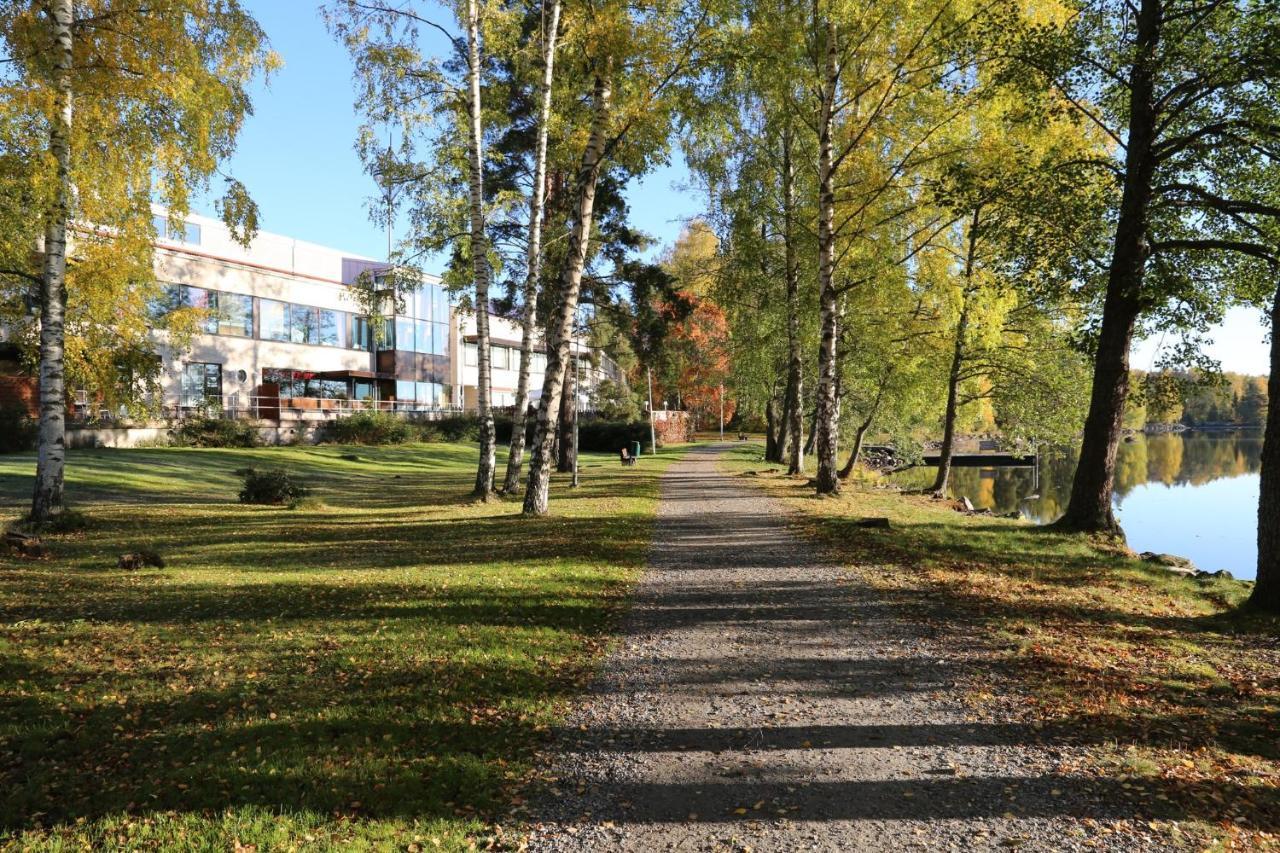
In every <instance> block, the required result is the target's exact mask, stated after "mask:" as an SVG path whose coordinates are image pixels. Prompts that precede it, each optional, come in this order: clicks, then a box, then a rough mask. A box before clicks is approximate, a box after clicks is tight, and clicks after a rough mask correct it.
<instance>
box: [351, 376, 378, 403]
mask: <svg viewBox="0 0 1280 853" xmlns="http://www.w3.org/2000/svg"><path fill="white" fill-rule="evenodd" d="M353 384H354V386H355V393H354V394H353V395H352V397H353V398H354V399H356V400H372V399H373V396H374V394H373V389H374V385H373V381H372V380H369V379H357V380H355V382H354V383H353Z"/></svg>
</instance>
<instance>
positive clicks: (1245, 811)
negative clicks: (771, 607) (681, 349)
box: [725, 445, 1280, 849]
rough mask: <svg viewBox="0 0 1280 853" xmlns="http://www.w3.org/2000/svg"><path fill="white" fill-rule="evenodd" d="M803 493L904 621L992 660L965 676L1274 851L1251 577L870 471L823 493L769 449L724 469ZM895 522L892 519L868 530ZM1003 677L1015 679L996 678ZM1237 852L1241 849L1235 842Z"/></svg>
mask: <svg viewBox="0 0 1280 853" xmlns="http://www.w3.org/2000/svg"><path fill="white" fill-rule="evenodd" d="M725 464H726V466H727V467H728V468H729V469H730V470H734V471H737V472H739V473H741V474H744V475H745V474H746V472H747V471H751V472H754V475H753V476H744V477H743V480H744V482H751V483H757V484H759V485H760V486H761V487H762V488H765V489H767V490H769V491H770V492H772V493H774V494H776V495H779V496H780V497H783V498H784V499H786V500H787V501H788V502H789V503H790V504H791V505H792V506H793V507H795V508H796V509H797V510H798V511H799V512H800V518H801V519H802V523H803V524H804V526H805V527H806V528H807V530H808V532H809V533H810V534H811V535H813V536H814V537H816V538H818V539H819V540H821V541H822V542H823V543H824V544H825V545H827V546H828V547H830V548H831V549H832V551H833V552H834V553H835V554H837V555H838V556H839V557H840V558H841V559H842V560H844V561H845V562H847V563H848V564H850V565H855V566H858V567H859V568H860V570H861V574H862V576H863V577H865V578H868V579H870V580H871V581H872V582H873V583H875V584H876V585H877V586H878V587H880V588H881V589H882V590H883V591H884V592H885V594H886V596H887V597H888V598H889V600H890V601H891V602H893V603H894V604H895V605H897V606H898V607H900V608H901V609H902V611H903V612H904V613H914V614H916V615H917V616H918V617H919V618H925V619H929V620H931V621H933V622H935V623H936V624H937V625H938V626H939V629H940V630H942V631H948V632H952V634H953V639H952V640H951V641H952V642H958V643H965V644H976V645H977V646H979V647H985V650H986V651H987V652H988V654H987V655H985V656H983V658H982V659H983V660H986V661H988V665H989V667H990V669H989V671H982V670H981V668H979V671H978V672H977V674H976V676H975V678H974V679H973V680H972V683H969V684H965V685H962V687H964V688H967V690H968V691H969V695H970V698H971V699H972V700H973V701H975V702H977V703H983V702H988V701H1008V700H1010V699H1011V698H1012V699H1013V701H1014V707H1006V708H1005V709H1004V710H1005V711H1007V712H1009V713H1015V714H1020V715H1022V716H1023V717H1024V718H1025V719H1026V720H1027V721H1028V724H1029V725H1032V724H1033V725H1034V727H1035V729H1036V730H1037V731H1039V732H1042V733H1043V734H1044V735H1045V736H1049V737H1054V738H1060V739H1064V740H1067V741H1070V742H1077V743H1081V744H1085V745H1088V746H1089V747H1091V748H1092V749H1093V750H1094V753H1093V755H1094V762H1093V765H1092V766H1091V767H1089V768H1087V772H1091V773H1098V774H1101V775H1132V774H1134V773H1137V772H1138V771H1137V770H1135V769H1134V768H1140V769H1141V771H1142V773H1141V775H1142V776H1143V777H1144V780H1145V783H1147V784H1149V785H1150V786H1151V791H1152V794H1151V795H1152V796H1153V797H1156V796H1157V794H1158V796H1159V797H1161V798H1162V799H1159V800H1158V801H1155V800H1153V805H1152V813H1153V814H1166V815H1174V816H1177V817H1180V818H1181V819H1183V820H1186V821H1189V824H1190V827H1189V828H1190V829H1191V830H1192V831H1193V832H1194V834H1196V836H1197V837H1199V838H1201V839H1203V840H1204V841H1205V842H1206V843H1211V842H1212V841H1213V840H1214V839H1217V842H1218V843H1219V844H1221V845H1222V846H1224V847H1227V848H1230V849H1261V848H1264V847H1266V846H1267V845H1275V844H1277V836H1278V835H1280V644H1278V643H1277V637H1280V619H1278V618H1276V617H1271V616H1265V615H1262V614H1258V613H1254V612H1250V611H1248V610H1243V609H1241V605H1242V604H1243V602H1244V601H1245V599H1246V598H1247V597H1248V594H1249V589H1250V587H1249V584H1248V583H1246V582H1241V581H1233V580H1226V579H1217V578H1215V579H1211V580H1195V579H1189V578H1185V577H1182V576H1179V575H1176V574H1174V573H1171V572H1168V571H1166V570H1163V569H1160V568H1156V567H1152V566H1150V565H1149V564H1146V563H1143V562H1142V561H1140V560H1137V559H1134V558H1133V557H1132V556H1130V555H1129V554H1128V553H1127V552H1125V551H1124V550H1123V549H1119V548H1116V547H1114V546H1108V545H1107V544H1106V543H1102V542H1098V541H1093V540H1090V539H1089V538H1087V537H1083V536H1075V535H1068V534H1062V533H1056V532H1052V531H1047V530H1044V529H1042V528H1037V527H1035V526H1033V525H1031V524H1028V523H1025V522H1020V521H1015V520H1010V519H1001V518H993V517H991V516H976V515H967V514H965V513H960V512H956V511H955V510H954V509H953V508H952V506H951V505H950V503H949V502H940V501H933V500H930V499H928V498H926V497H923V496H919V495H908V494H903V493H900V492H898V491H896V490H890V489H884V488H878V486H879V485H880V481H879V478H878V477H876V476H875V475H874V474H870V473H867V472H862V473H861V474H860V477H859V478H857V479H855V480H853V481H851V482H849V483H847V484H846V485H845V488H844V490H843V493H842V494H841V495H840V496H838V497H834V498H821V499H820V498H817V497H816V496H814V494H813V489H812V488H811V487H809V486H807V485H806V484H805V482H804V480H803V479H798V478H791V477H787V476H785V474H784V473H783V472H785V466H777V465H771V464H766V463H764V462H763V460H762V453H761V448H760V446H759V445H755V446H744V447H736V448H734V450H733V451H732V453H731V456H730V457H729V458H728V459H727V460H726V462H725ZM871 516H884V517H887V518H889V520H890V523H891V525H892V529H890V530H888V531H885V530H868V529H863V528H860V527H858V526H857V524H856V522H857V521H858V520H859V519H862V518H864V517H871ZM993 684H999V685H1001V688H1000V689H994V690H993V688H992V685H993ZM1233 844H1235V845H1237V846H1236V847H1231V845H1233Z"/></svg>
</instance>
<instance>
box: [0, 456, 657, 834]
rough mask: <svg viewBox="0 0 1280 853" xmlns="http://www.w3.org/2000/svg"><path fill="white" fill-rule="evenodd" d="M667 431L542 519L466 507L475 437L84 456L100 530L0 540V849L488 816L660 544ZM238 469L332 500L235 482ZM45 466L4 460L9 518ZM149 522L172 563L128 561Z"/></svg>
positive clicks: (463, 825)
mask: <svg viewBox="0 0 1280 853" xmlns="http://www.w3.org/2000/svg"><path fill="white" fill-rule="evenodd" d="M352 452H354V453H357V454H358V455H359V456H360V457H361V459H360V461H349V460H343V459H341V458H340V457H341V455H342V454H344V453H352ZM677 453H678V451H672V452H668V453H665V454H663V455H661V456H659V457H658V458H657V459H651V458H648V457H646V458H645V459H644V460H643V462H642V463H641V464H640V465H639V466H637V467H635V468H629V469H622V468H621V467H620V466H619V465H618V464H617V462H616V460H615V459H614V458H613V457H603V456H584V462H583V465H584V468H583V486H582V487H581V488H580V489H578V490H577V491H575V492H572V493H570V492H569V491H568V490H567V488H566V485H567V484H566V483H565V482H564V481H563V480H560V479H557V481H556V483H555V485H554V486H553V504H552V506H553V511H554V512H555V515H554V516H553V517H550V518H547V519H539V520H527V519H523V518H520V517H519V515H518V513H519V504H518V503H516V502H498V503H490V504H487V505H485V504H473V503H469V502H467V500H466V496H467V492H468V491H469V489H470V485H471V482H472V477H473V476H474V468H473V466H474V458H475V451H474V449H473V448H471V447H464V446H458V445H422V446H409V447H399V448H381V449H377V448H358V449H352V448H334V447H325V448H265V449H259V450H181V449H157V450H130V451H109V450H108V451H84V452H73V453H72V454H71V458H70V462H69V484H68V489H69V494H70V496H71V498H72V499H73V500H74V501H75V502H76V503H77V505H78V506H79V507H80V508H82V509H86V510H88V511H89V512H90V514H91V520H92V522H93V523H92V525H91V527H90V528H89V529H88V530H87V531H85V532H83V533H79V534H72V535H66V536H60V537H53V538H52V539H50V540H48V541H50V544H51V545H52V548H53V551H54V558H53V559H52V560H50V561H47V562H46V561H25V560H19V559H17V558H11V557H8V556H0V789H2V790H3V791H4V795H3V797H2V798H0V846H6V842H7V845H8V846H14V847H21V848H23V849H27V848H29V847H49V848H62V847H64V846H65V847H67V848H72V847H74V848H79V847H81V846H82V845H83V844H85V843H88V844H91V845H93V846H95V847H96V846H104V845H105V846H111V845H116V844H120V845H127V846H130V847H132V846H135V845H136V846H143V847H150V846H163V847H166V848H172V847H175V846H185V847H188V848H194V849H198V848H206V849H207V848H222V849H228V848H231V847H234V846H236V845H245V846H248V845H257V846H258V848H259V849H289V848H292V847H327V846H343V847H348V846H371V847H378V848H385V847H388V846H397V847H399V848H400V849H405V848H406V847H410V846H412V845H414V844H418V845H420V846H421V847H422V848H424V849H433V848H434V847H436V846H440V847H444V848H457V847H464V846H466V845H467V844H468V843H469V836H470V837H471V838H474V837H475V836H476V835H477V834H479V835H481V836H482V837H483V836H486V835H490V834H491V833H492V832H493V829H492V827H491V826H489V824H490V822H494V821H498V820H500V819H504V818H503V816H504V815H505V814H506V809H507V808H508V807H509V806H511V804H512V798H513V797H516V802H517V803H518V796H517V795H516V794H515V793H514V792H515V791H516V790H517V787H518V786H517V783H518V780H520V779H521V777H522V776H523V775H524V774H525V772H526V770H527V766H526V761H527V757H528V756H529V754H530V751H531V750H532V748H533V747H534V746H535V745H536V744H537V743H538V741H539V740H540V739H541V737H542V734H543V733H544V732H545V731H546V729H547V727H548V725H549V724H550V723H552V722H553V721H554V719H555V717H556V714H557V712H558V710H559V709H560V707H561V704H562V702H563V700H564V699H565V698H566V696H568V695H569V694H570V693H571V692H572V690H573V689H574V687H575V685H576V684H577V683H579V682H580V681H581V679H582V677H583V676H584V675H585V673H587V672H588V671H589V668H590V665H591V663H592V661H593V659H594V657H595V655H596V654H597V653H598V651H599V649H600V645H601V644H602V643H603V642H604V641H605V637H606V631H607V628H608V625H609V623H610V619H611V616H612V614H613V613H614V612H615V610H616V608H617V606H618V604H619V603H620V601H621V600H622V598H623V596H624V594H625V592H626V589H627V586H628V582H629V581H630V580H631V579H633V577H634V576H635V573H636V570H637V569H638V568H639V567H640V566H642V565H643V562H644V559H645V554H646V549H647V545H648V540H649V536H650V531H651V526H650V522H651V519H652V516H653V511H654V509H655V505H656V500H655V498H656V494H657V491H656V489H657V474H658V473H659V472H660V470H661V469H662V468H663V467H665V465H666V464H667V463H668V462H669V461H670V460H671V459H672V458H674V456H675V455H676V454H677ZM500 462H501V460H500ZM248 465H256V466H258V467H273V466H285V467H288V468H289V469H290V470H292V471H294V472H296V473H298V474H300V475H301V476H302V478H303V479H304V480H305V481H307V482H308V483H309V484H310V485H312V486H313V487H314V489H315V492H314V496H315V499H314V500H313V501H311V502H309V505H307V506H304V507H303V508H300V509H295V510H284V509H275V508H266V507H248V506H241V505H239V504H238V503H236V502H235V500H236V492H237V490H238V486H239V480H238V478H237V477H236V476H235V475H234V473H233V472H234V471H235V469H237V468H241V467H244V466H248ZM31 469H32V460H31V459H30V457H14V456H10V457H0V507H3V508H4V509H3V514H4V515H7V516H9V517H16V515H17V513H18V511H19V508H20V507H21V506H22V504H23V502H24V501H25V499H26V492H27V489H28V488H29V484H30V479H29V475H30V471H31ZM143 545H151V546H154V547H155V548H157V549H158V550H159V551H160V552H161V554H162V555H163V556H164V557H165V559H166V560H167V561H168V566H167V567H166V568H165V569H164V570H145V571H139V572H123V571H120V570H118V569H117V568H116V560H117V556H118V555H119V554H120V553H122V552H125V551H127V550H131V549H133V548H137V547H139V546H143Z"/></svg>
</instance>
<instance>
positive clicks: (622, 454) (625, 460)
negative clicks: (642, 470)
mask: <svg viewBox="0 0 1280 853" xmlns="http://www.w3.org/2000/svg"><path fill="white" fill-rule="evenodd" d="M618 457H619V458H620V459H621V460H622V464H623V465H624V466H625V465H634V464H636V458H635V457H634V456H632V455H631V453H630V452H629V451H628V450H627V449H626V448H625V447H623V448H621V449H619V450H618Z"/></svg>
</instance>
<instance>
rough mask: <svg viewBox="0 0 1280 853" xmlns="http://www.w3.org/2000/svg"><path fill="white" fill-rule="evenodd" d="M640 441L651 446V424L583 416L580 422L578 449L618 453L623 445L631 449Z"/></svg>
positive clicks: (643, 446) (643, 445)
mask: <svg viewBox="0 0 1280 853" xmlns="http://www.w3.org/2000/svg"><path fill="white" fill-rule="evenodd" d="M633 441H638V442H640V446H641V447H642V448H645V449H648V447H649V424H648V423H646V422H643V421H641V422H639V423H636V422H628V421H605V420H591V419H587V418H583V419H582V420H581V421H579V422H578V449H579V450H583V451H587V452H592V451H595V452H599V453H617V452H618V449H619V448H621V447H626V448H627V449H628V450H630V449H631V442H633Z"/></svg>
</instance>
